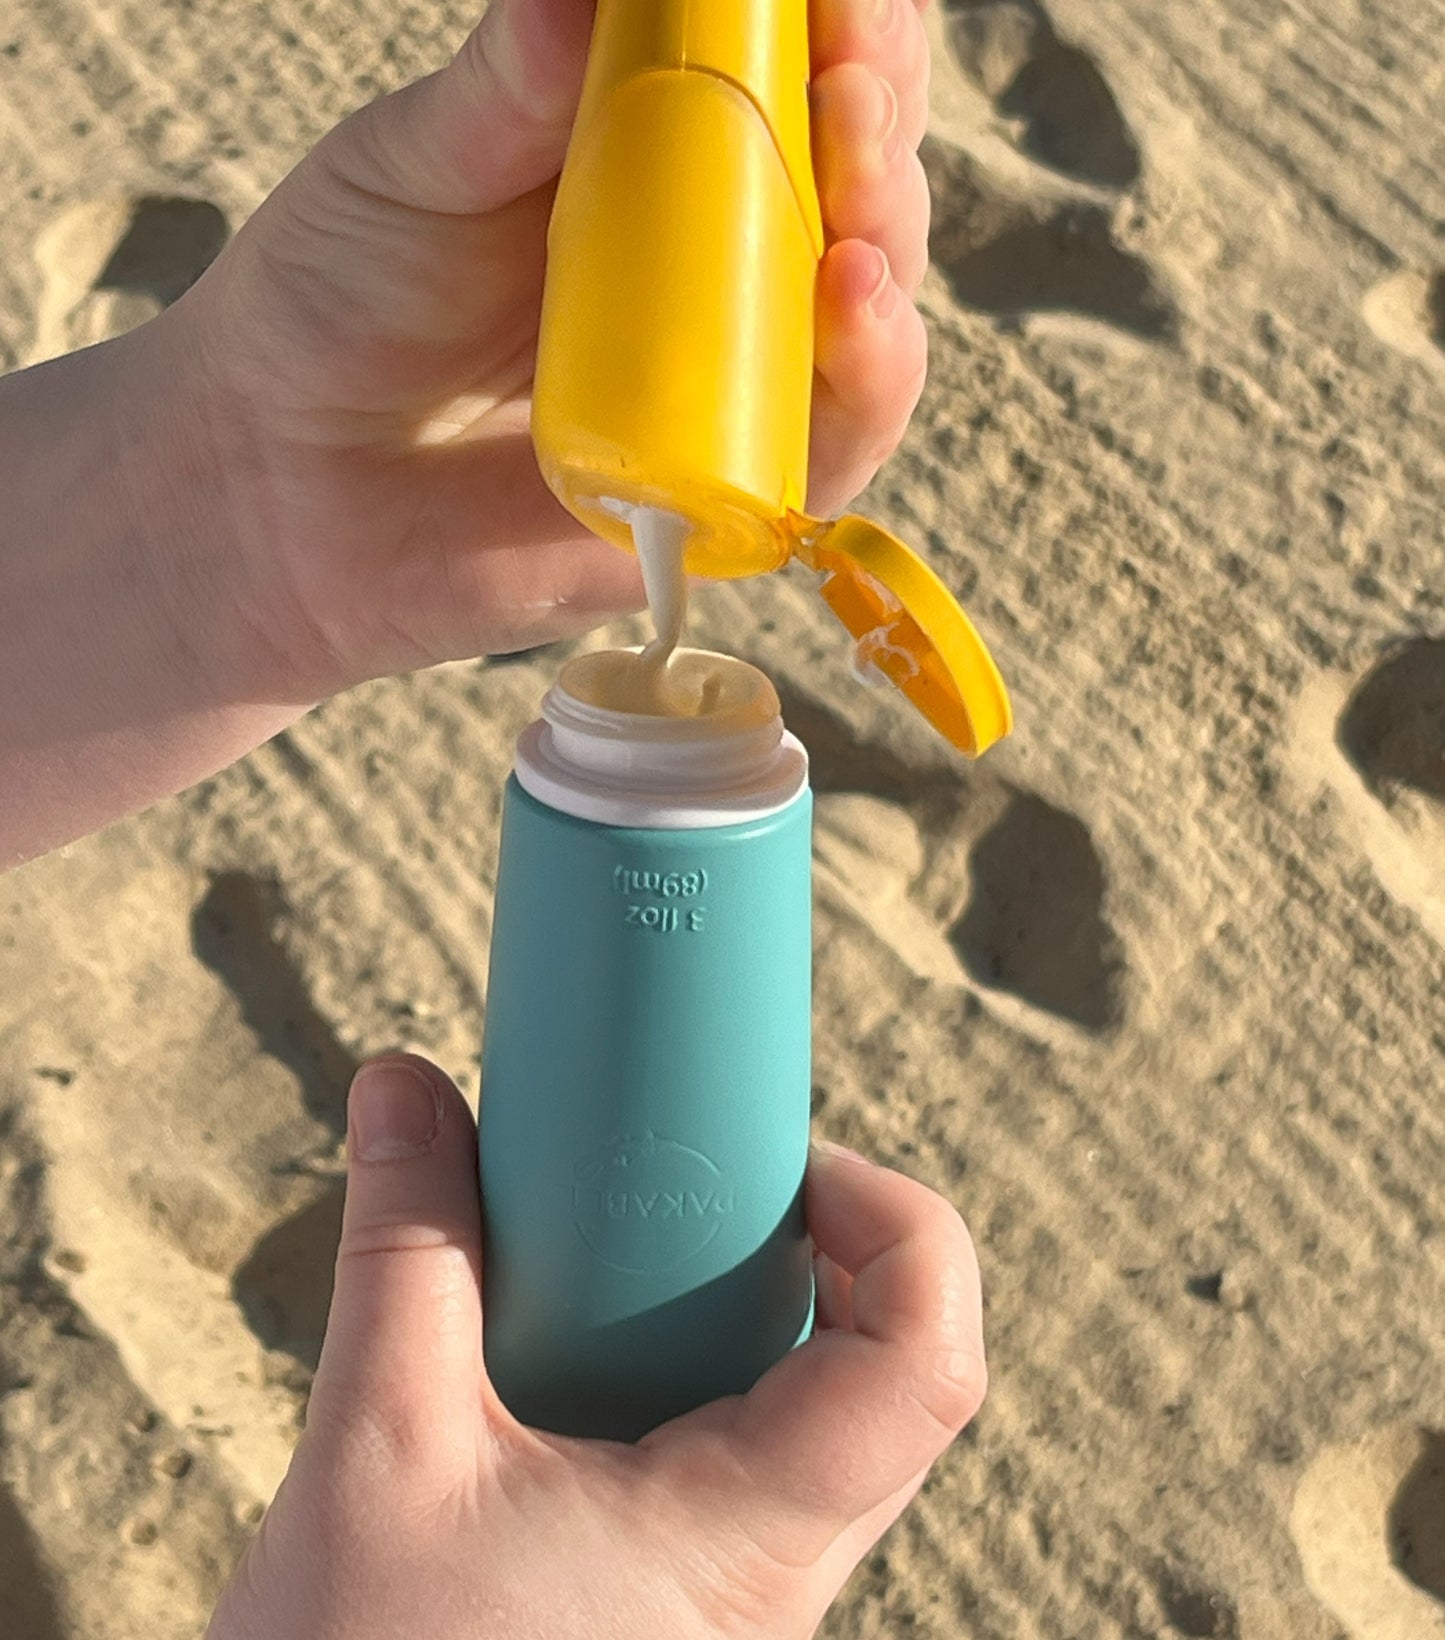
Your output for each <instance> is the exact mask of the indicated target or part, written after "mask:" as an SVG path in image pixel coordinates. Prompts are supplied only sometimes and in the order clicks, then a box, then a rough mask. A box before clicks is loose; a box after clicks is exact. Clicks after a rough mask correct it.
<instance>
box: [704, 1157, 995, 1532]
mask: <svg viewBox="0 0 1445 1640" xmlns="http://www.w3.org/2000/svg"><path fill="white" fill-rule="evenodd" d="M807 1204H808V1220H809V1225H810V1227H811V1229H812V1233H813V1238H814V1241H815V1242H816V1243H817V1245H818V1248H819V1250H820V1251H821V1252H823V1253H825V1254H826V1255H827V1256H828V1257H829V1258H831V1259H832V1260H833V1261H834V1262H835V1263H837V1264H838V1265H839V1266H840V1267H841V1268H842V1269H844V1270H846V1271H848V1272H849V1273H850V1274H851V1275H852V1277H853V1291H852V1302H853V1320H854V1329H855V1330H853V1331H851V1332H843V1331H836V1330H835V1331H831V1332H823V1333H818V1334H815V1335H814V1337H812V1338H811V1339H809V1340H808V1342H807V1343H806V1344H804V1345H803V1346H802V1347H801V1348H800V1349H797V1350H795V1351H793V1352H792V1354H790V1355H789V1356H787V1357H786V1358H785V1359H784V1360H783V1361H782V1362H781V1363H779V1365H778V1366H776V1367H774V1368H773V1370H772V1371H771V1372H769V1373H768V1374H766V1376H765V1377H764V1378H763V1379H762V1380H761V1381H760V1382H759V1383H758V1384H757V1386H756V1387H755V1388H754V1389H753V1390H752V1391H751V1392H750V1393H749V1394H748V1395H746V1396H744V1397H743V1399H742V1401H741V1402H740V1403H738V1405H737V1409H736V1414H735V1418H734V1422H733V1425H732V1433H731V1437H730V1439H729V1441H728V1447H729V1453H730V1456H731V1457H732V1459H733V1460H734V1462H735V1463H736V1465H737V1469H738V1472H739V1473H740V1474H742V1475H745V1476H746V1477H747V1479H746V1483H745V1490H743V1491H742V1495H741V1496H739V1497H738V1498H737V1500H736V1508H737V1509H738V1510H739V1511H740V1512H742V1513H744V1514H751V1515H752V1516H753V1517H754V1518H755V1519H756V1518H757V1517H759V1516H760V1515H761V1516H762V1517H763V1521H764V1524H762V1525H761V1526H760V1527H759V1530H760V1532H762V1533H764V1534H766V1532H767V1531H768V1530H769V1528H771V1530H772V1531H774V1532H775V1533H776V1532H778V1531H784V1532H786V1534H787V1540H788V1544H789V1552H793V1551H796V1552H798V1553H803V1554H807V1553H821V1552H823V1551H824V1550H825V1549H826V1547H827V1545H828V1544H829V1543H831V1542H832V1541H833V1540H834V1539H835V1538H836V1537H837V1536H838V1534H839V1533H840V1532H844V1531H847V1530H849V1529H850V1528H851V1527H853V1526H854V1525H856V1524H857V1523H858V1522H860V1521H862V1520H863V1519H864V1518H865V1517H867V1516H868V1515H869V1514H870V1513H871V1512H872V1511H875V1510H878V1509H880V1508H881V1506H883V1505H884V1504H885V1503H887V1502H888V1500H890V1499H892V1498H893V1497H894V1495H895V1494H897V1493H899V1492H900V1489H903V1488H906V1487H907V1486H908V1484H909V1483H910V1481H911V1479H912V1478H913V1477H915V1476H917V1475H919V1474H920V1472H921V1471H923V1470H925V1469H926V1468H927V1467H928V1465H929V1464H931V1463H932V1462H933V1461H934V1459H936V1458H937V1457H938V1455H939V1454H940V1453H941V1452H942V1451H943V1450H944V1448H945V1447H947V1446H948V1445H949V1443H950V1442H951V1441H952V1440H953V1438H954V1437H955V1436H956V1435H957V1433H958V1432H959V1430H960V1429H962V1428H963V1426H964V1425H965V1424H966V1423H967V1422H968V1421H969V1419H970V1418H972V1417H973V1415H974V1413H975V1412H977V1410H978V1408H979V1405H980V1404H981V1402H982V1400H983V1395H984V1388H985V1384H986V1374H985V1368H984V1354H983V1307H982V1298H981V1295H980V1289H979V1276H978V1262H977V1259H976V1257H975V1255H974V1251H973V1244H972V1242H971V1241H970V1239H969V1235H968V1232H967V1230H966V1229H965V1228H964V1225H963V1221H962V1220H961V1219H960V1218H959V1216H958V1214H957V1213H956V1212H955V1211H954V1209H953V1208H952V1207H951V1206H950V1205H949V1204H948V1203H947V1202H946V1201H944V1199H943V1198H942V1197H941V1196H938V1195H935V1194H934V1192H933V1191H931V1190H929V1189H927V1188H926V1187H925V1186H924V1185H921V1184H918V1183H916V1182H915V1181H914V1180H912V1179H908V1178H905V1177H904V1176H903V1175H902V1174H901V1173H894V1172H890V1171H888V1170H887V1169H884V1168H878V1167H874V1166H872V1165H871V1164H869V1163H867V1162H865V1161H863V1160H862V1159H861V1158H851V1157H848V1156H844V1155H839V1154H836V1153H831V1152H829V1151H827V1150H821V1149H820V1150H819V1151H817V1152H815V1154H814V1158H813V1161H812V1164H811V1165H810V1167H809V1170H808V1184H807ZM900 1507H901V1505H900ZM769 1517H771V1518H770V1519H769ZM760 1541H764V1542H766V1541H767V1538H766V1535H764V1536H762V1537H761V1538H760Z"/></svg>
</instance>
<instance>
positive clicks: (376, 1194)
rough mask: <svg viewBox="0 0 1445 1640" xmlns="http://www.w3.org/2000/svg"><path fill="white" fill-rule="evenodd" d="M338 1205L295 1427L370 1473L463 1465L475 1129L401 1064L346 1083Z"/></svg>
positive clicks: (456, 1102) (470, 1347)
mask: <svg viewBox="0 0 1445 1640" xmlns="http://www.w3.org/2000/svg"><path fill="white" fill-rule="evenodd" d="M347 1151H348V1161H347V1181H346V1206H345V1211H344V1213H343V1216H342V1224H341V1247H340V1250H339V1252H338V1254H337V1259H336V1285H335V1288H334V1290H333V1293H332V1298H331V1313H330V1316H329V1317H328V1320H327V1324H326V1342H325V1344H324V1346H323V1348H322V1351H321V1362H320V1365H319V1366H318V1367H317V1371H316V1383H315V1386H314V1388H313V1390H312V1396H311V1406H310V1410H309V1413H308V1427H309V1428H313V1429H314V1428H321V1429H325V1430H327V1431H329V1432H330V1433H331V1434H332V1435H334V1436H335V1437H337V1438H339V1439H340V1440H341V1441H342V1442H343V1443H345V1442H347V1441H348V1439H350V1440H351V1441H352V1442H353V1444H354V1445H355V1446H356V1447H359V1448H361V1449H362V1450H363V1452H364V1453H365V1455H366V1457H367V1459H368V1461H370V1459H371V1458H372V1457H373V1456H379V1457H380V1459H381V1460H382V1463H383V1465H385V1464H386V1463H388V1462H390V1463H392V1464H394V1465H397V1466H400V1465H411V1464H427V1463H432V1464H435V1463H444V1462H445V1461H446V1460H447V1459H448V1457H450V1456H452V1455H457V1456H458V1457H460V1456H462V1455H466V1456H469V1457H471V1459H472V1460H473V1461H475V1453H476V1450H477V1438H478V1436H479V1435H480V1433H481V1429H482V1418H483V1401H482V1397H481V1395H480V1394H479V1386H482V1385H484V1384H485V1370H484V1368H483V1364H482V1302H481V1205H480V1193H479V1187H478V1183H477V1135H476V1124H475V1123H474V1122H473V1120H472V1116H471V1112H470V1111H469V1110H468V1109H467V1106H466V1103H465V1101H464V1100H463V1099H462V1096H461V1094H460V1093H458V1092H457V1089H456V1087H455V1085H454V1084H453V1083H452V1082H451V1080H450V1079H449V1078H448V1077H446V1076H444V1075H443V1074H442V1072H441V1071H439V1070H438V1069H437V1068H436V1067H435V1066H434V1065H431V1064H428V1063H427V1061H426V1060H424V1059H419V1058H416V1057H415V1056H413V1055H401V1054H397V1055H392V1056H388V1057H387V1058H384V1059H377V1060H373V1061H372V1062H371V1063H370V1064H367V1065H363V1066H362V1068H361V1069H360V1070H359V1071H358V1072H357V1074H356V1077H355V1080H354V1081H353V1082H352V1085H351V1098H350V1102H349V1128H348V1134H347Z"/></svg>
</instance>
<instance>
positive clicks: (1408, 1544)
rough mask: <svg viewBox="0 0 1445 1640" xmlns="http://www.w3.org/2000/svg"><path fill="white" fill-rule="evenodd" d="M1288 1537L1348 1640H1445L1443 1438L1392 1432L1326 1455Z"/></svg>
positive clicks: (1302, 1491)
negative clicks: (1292, 1540) (1291, 1538)
mask: <svg viewBox="0 0 1445 1640" xmlns="http://www.w3.org/2000/svg"><path fill="white" fill-rule="evenodd" d="M1290 1531H1291V1534H1292V1536H1293V1538H1294V1543H1295V1549H1296V1551H1297V1552H1298V1554H1299V1560H1300V1567H1301V1569H1302V1570H1303V1572H1304V1577H1305V1582H1306V1583H1307V1584H1308V1586H1309V1588H1310V1590H1311V1592H1312V1593H1313V1594H1314V1596H1315V1598H1316V1599H1317V1600H1318V1601H1320V1603H1321V1604H1322V1605H1324V1606H1325V1607H1327V1608H1328V1609H1329V1611H1330V1612H1332V1613H1333V1615H1334V1616H1335V1618H1336V1619H1337V1620H1338V1621H1339V1622H1340V1623H1341V1624H1343V1625H1344V1628H1345V1630H1346V1631H1347V1633H1348V1634H1349V1636H1350V1640H1445V1435H1442V1434H1440V1433H1439V1432H1438V1431H1434V1430H1428V1429H1421V1428H1419V1427H1418V1426H1417V1425H1415V1424H1413V1423H1398V1424H1390V1425H1387V1426H1386V1427H1384V1428H1382V1429H1378V1430H1376V1431H1374V1432H1373V1433H1372V1434H1370V1435H1368V1436H1366V1437H1365V1438H1364V1439H1362V1440H1360V1441H1356V1442H1353V1443H1350V1444H1344V1445H1337V1446H1329V1447H1326V1448H1325V1449H1324V1451H1322V1452H1321V1453H1320V1454H1319V1456H1318V1457H1316V1458H1315V1460H1314V1462H1313V1463H1311V1465H1310V1466H1309V1468H1308V1469H1307V1470H1306V1472H1305V1474H1304V1477H1303V1479H1302V1480H1301V1481H1300V1484H1299V1488H1298V1490H1297V1491H1296V1493H1295V1499H1294V1507H1293V1509H1292V1511H1291V1515H1290Z"/></svg>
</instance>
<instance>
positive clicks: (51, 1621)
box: [0, 1486, 69, 1640]
mask: <svg viewBox="0 0 1445 1640" xmlns="http://www.w3.org/2000/svg"><path fill="white" fill-rule="evenodd" d="M0 1598H3V1600H4V1604H5V1629H4V1632H5V1633H6V1634H7V1635H13V1636H15V1640H65V1636H66V1635H67V1634H68V1633H69V1628H68V1626H67V1625H66V1624H64V1623H62V1621H61V1616H60V1608H59V1605H58V1603H57V1601H56V1599H55V1595H54V1592H53V1583H52V1579H51V1576H50V1572H49V1570H48V1568H47V1567H46V1564H45V1559H44V1556H43V1555H42V1553H41V1550H40V1546H39V1544H38V1543H37V1542H36V1541H35V1536H34V1534H33V1533H32V1532H31V1530H30V1528H29V1526H28V1525H27V1524H26V1521H25V1517H24V1515H23V1514H21V1512H20V1509H19V1508H18V1507H17V1505H16V1503H15V1500H14V1498H13V1497H11V1495H10V1493H9V1491H8V1490H7V1489H6V1488H5V1487H4V1486H0Z"/></svg>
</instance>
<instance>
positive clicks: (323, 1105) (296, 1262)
mask: <svg viewBox="0 0 1445 1640" xmlns="http://www.w3.org/2000/svg"><path fill="white" fill-rule="evenodd" d="M286 914H287V908H286V905H285V901H284V899H283V897H282V895H281V892H280V889H279V887H278V886H277V885H276V884H275V883H270V882H263V881H260V880H259V879H257V878H254V877H249V876H247V875H246V874H245V873H243V872H228V873H226V874H224V875H223V876H219V877H216V878H214V879H213V880H212V882H211V886H210V888H209V890H208V891H207V893H206V896H205V898H204V899H203V900H202V901H201V903H200V904H199V905H198V906H197V907H196V910H195V912H194V914H193V916H192V919H191V940H192V944H193V945H194V948H195V952H196V955H197V956H198V957H199V958H200V959H201V961H202V962H203V963H205V965H206V966H207V967H208V968H210V969H212V970H214V972H215V973H216V974H218V975H219V976H220V978H221V979H222V980H223V981H224V982H225V984H226V986H227V988H228V989H229V990H230V992H231V994H232V996H234V997H235V999H236V1001H237V1002H238V1003H239V1004H240V1008H241V1015H242V1018H243V1020H244V1021H245V1023H246V1024H247V1025H248V1026H249V1027H250V1028H251V1030H252V1031H254V1032H255V1035H256V1039H257V1041H258V1043H259V1045H260V1047H261V1049H262V1051H263V1052H265V1053H268V1054H270V1055H271V1057H272V1058H273V1059H276V1060H279V1061H280V1062H281V1063H282V1064H283V1065H285V1066H286V1067H287V1068H288V1069H289V1070H290V1071H292V1072H293V1074H294V1075H295V1076H296V1078H297V1080H298V1081H299V1082H300V1084H301V1089H302V1097H303V1099H304V1100H305V1103H306V1107H307V1109H308V1110H309V1111H310V1112H311V1113H312V1115H314V1116H316V1117H318V1118H319V1119H320V1120H321V1121H323V1122H325V1123H326V1125H327V1126H328V1127H329V1128H330V1129H331V1130H332V1132H333V1133H334V1134H335V1135H336V1136H337V1138H338V1139H339V1138H340V1137H341V1135H342V1134H344V1133H345V1131H346V1090H347V1089H348V1087H350V1085H351V1079H352V1077H353V1076H354V1075H355V1073H356V1069H357V1060H356V1058H355V1056H354V1055H352V1054H350V1053H349V1052H348V1051H347V1050H346V1049H345V1048H344V1047H343V1046H342V1045H341V1043H340V1042H339V1041H338V1040H337V1037H336V1033H335V1032H334V1030H333V1029H332V1027H331V1025H330V1024H329V1022H328V1021H327V1020H326V1019H325V1018H323V1017H322V1015H321V1014H320V1012H319V1011H318V1010H317V1008H316V1006H315V1004H314V1003H313V1002H312V1000H311V995H310V992H309V991H308V989H307V987H306V982H305V978H304V976H303V975H302V974H301V973H300V972H298V970H297V969H296V967H295V965H294V964H293V962H292V961H291V958H290V956H289V955H288V954H287V951H286V948H285V946H284V944H283V943H282V941H281V939H280V937H279V933H278V929H279V926H280V922H281V920H282V918H283V917H284V916H285V915H286ZM342 1197H343V1186H342V1181H341V1180H340V1178H331V1179H328V1180H326V1182H325V1184H324V1185H323V1186H322V1188H321V1190H320V1193H319V1194H318V1195H317V1196H316V1197H315V1198H314V1199H313V1200H312V1201H310V1202H308V1203H307V1205H306V1206H304V1207H302V1208H301V1209H300V1210H299V1211H297V1212H295V1213H293V1214H291V1215H290V1216H289V1217H287V1218H284V1219H282V1220H280V1221H279V1222H278V1223H277V1224H275V1225H273V1226H272V1227H271V1229H269V1230H268V1231H267V1232H266V1233H265V1234H264V1235H263V1236H262V1237H261V1238H260V1240H259V1241H257V1242H256V1244H255V1246H254V1247H253V1248H252V1249H251V1251H250V1252H249V1253H248V1254H247V1255H246V1257H245V1259H244V1260H243V1261H242V1262H241V1263H240V1264H239V1265H238V1266H237V1268H236V1270H235V1273H234V1275H233V1277H232V1281H231V1292H232V1296H233V1297H234V1299H235V1300H236V1303H237V1304H238V1305H239V1307H240V1309H241V1313H242V1314H243V1315H244V1316H245V1318H246V1323H247V1325H248V1326H249V1327H250V1328H251V1330H252V1332H253V1333H255V1335H256V1337H257V1338H258V1339H259V1340H260V1342H261V1343H262V1344H263V1345H264V1346H265V1347H266V1348H267V1349H268V1350H279V1351H281V1352H283V1353H284V1354H286V1355H289V1356H291V1357H292V1358H293V1359H294V1360H295V1361H297V1362H299V1363H300V1365H301V1366H302V1367H303V1368H304V1369H306V1372H308V1373H309V1372H311V1371H314V1370H315V1367H316V1362H317V1360H318V1359H319V1357H320V1354H321V1340H322V1337H323V1335H324V1333H325V1330H326V1314H327V1311H328V1309H329V1308H330V1305H331V1282H332V1266H333V1264H334V1262H335V1257H336V1244H337V1241H338V1240H339V1238H340V1235H341V1204H342Z"/></svg>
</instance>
